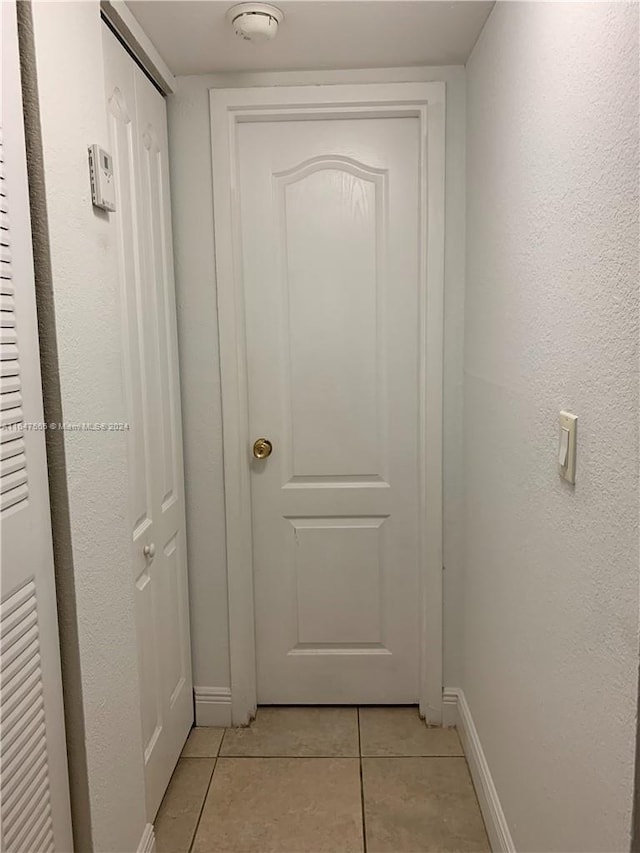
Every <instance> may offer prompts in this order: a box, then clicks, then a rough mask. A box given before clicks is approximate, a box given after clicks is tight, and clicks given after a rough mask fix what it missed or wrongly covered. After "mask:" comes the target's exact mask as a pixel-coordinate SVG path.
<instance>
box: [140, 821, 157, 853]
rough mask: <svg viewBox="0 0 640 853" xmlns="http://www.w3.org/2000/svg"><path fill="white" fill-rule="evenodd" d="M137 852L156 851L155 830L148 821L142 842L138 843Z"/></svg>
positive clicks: (150, 852)
mask: <svg viewBox="0 0 640 853" xmlns="http://www.w3.org/2000/svg"><path fill="white" fill-rule="evenodd" d="M137 853H156V837H155V835H154V832H153V824H152V823H148V824H147V825H146V826H145V828H144V832H143V833H142V838H141V839H140V844H138V850H137Z"/></svg>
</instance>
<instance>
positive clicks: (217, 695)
mask: <svg viewBox="0 0 640 853" xmlns="http://www.w3.org/2000/svg"><path fill="white" fill-rule="evenodd" d="M193 695H194V698H195V723H196V726H230V725H231V690H230V689H229V688H228V687H194V688H193Z"/></svg>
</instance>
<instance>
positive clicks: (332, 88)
mask: <svg viewBox="0 0 640 853" xmlns="http://www.w3.org/2000/svg"><path fill="white" fill-rule="evenodd" d="M209 95H210V102H211V146H212V157H213V202H214V221H215V245H216V274H217V283H218V290H217V295H218V327H219V336H220V372H221V390H222V417H223V436H224V481H225V510H226V525H227V528H226V529H227V578H228V596H229V646H230V668H231V689H232V695H233V700H232V720H233V724H234V725H246V724H247V723H248V722H249V720H250V719H251V717H253V716H254V715H255V711H256V704H257V696H256V659H255V612H254V600H253V546H252V513H251V484H250V471H249V462H248V460H249V455H248V452H247V448H248V446H249V416H248V381H247V358H246V343H245V317H244V304H243V296H242V293H243V287H242V263H241V258H242V247H241V245H240V227H239V221H240V213H239V199H238V192H237V185H238V176H237V171H238V163H237V150H238V147H237V134H238V124H239V123H241V122H250V121H281V120H287V119H288V120H291V119H307V118H309V119H313V118H318V117H323V118H343V117H344V118H383V117H394V116H395V117H415V118H417V119H418V120H419V122H420V139H421V152H420V175H421V194H420V222H421V229H420V233H421V235H422V242H421V248H420V295H419V300H420V309H419V323H420V341H421V352H420V362H419V394H420V398H419V399H420V402H419V421H420V422H419V433H418V434H419V435H420V436H422V441H421V443H420V448H419V453H420V460H419V516H420V518H421V519H423V520H424V523H423V524H422V526H421V538H420V549H421V553H420V567H421V572H420V584H421V595H420V599H421V604H422V620H421V631H420V655H421V660H420V691H419V693H420V695H419V701H420V713H421V715H422V716H423V717H424V718H425V720H426V721H427V723H431V724H440V722H441V720H442V396H443V391H442V370H443V319H444V317H443V314H444V309H443V305H444V177H445V163H444V157H445V84H444V83H441V82H433V83H369V84H366V83H365V84H343V85H328V86H327V85H324V86H323V85H319V86H278V87H267V86H265V87H258V88H237V89H211V90H210V92H209ZM427 400H428V405H427Z"/></svg>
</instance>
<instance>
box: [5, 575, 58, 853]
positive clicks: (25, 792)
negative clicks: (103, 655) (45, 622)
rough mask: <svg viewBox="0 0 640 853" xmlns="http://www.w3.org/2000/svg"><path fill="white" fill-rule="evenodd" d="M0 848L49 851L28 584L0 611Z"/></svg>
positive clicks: (14, 852) (33, 612)
mask: <svg viewBox="0 0 640 853" xmlns="http://www.w3.org/2000/svg"><path fill="white" fill-rule="evenodd" d="M0 645H1V650H0V659H1V673H2V675H1V678H0V682H1V684H0V691H1V697H2V698H1V699H0V708H1V712H0V759H1V760H0V772H1V773H2V803H1V804H0V814H1V815H2V821H1V822H2V850H3V851H6V853H33V851H38V853H45V851H52V850H53V849H54V846H53V820H52V816H51V805H50V800H49V773H48V770H49V766H48V760H47V739H46V732H45V717H44V698H43V693H42V669H41V666H40V638H39V635H38V610H37V602H36V588H35V584H34V582H33V580H28V581H27V582H26V583H25V584H23V586H21V587H20V588H19V589H18V590H17V591H16V592H14V593H12V595H10V596H9V597H8V598H7V599H6V600H5V601H3V602H2V605H1V607H0Z"/></svg>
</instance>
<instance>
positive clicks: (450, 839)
mask: <svg viewBox="0 0 640 853" xmlns="http://www.w3.org/2000/svg"><path fill="white" fill-rule="evenodd" d="M155 832H156V847H157V851H158V853H189V851H193V853H423V851H424V853H431V851H434V853H435V851H437V853H467V851H468V852H469V853H472V851H473V853H481V851H482V853H486V851H489V849H490V848H489V843H488V841H487V836H486V833H485V829H484V825H483V823H482V817H481V815H480V810H479V808H478V802H477V799H476V795H475V791H474V789H473V785H472V783H471V777H470V776H469V770H468V768H467V763H466V761H465V758H464V755H463V753H462V748H461V746H460V741H459V740H458V735H457V734H456V732H455V731H454V730H453V729H436V728H427V726H425V724H424V723H423V722H422V720H421V719H420V718H419V716H418V712H417V709H416V708H407V707H402V708H392V707H385V708H371V707H367V708H329V707H323V708H260V709H259V710H258V714H257V717H256V719H255V720H254V721H253V723H252V724H251V725H250V726H249V727H248V728H243V729H215V728H195V729H192V731H191V734H190V735H189V738H188V740H187V742H186V744H185V747H184V750H183V752H182V757H181V758H180V760H179V761H178V765H177V767H176V769H175V772H174V774H173V777H172V779H171V783H170V784H169V788H168V790H167V793H166V795H165V798H164V800H163V802H162V805H161V807H160V811H159V813H158V817H157V818H156V823H155Z"/></svg>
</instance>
